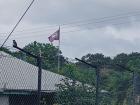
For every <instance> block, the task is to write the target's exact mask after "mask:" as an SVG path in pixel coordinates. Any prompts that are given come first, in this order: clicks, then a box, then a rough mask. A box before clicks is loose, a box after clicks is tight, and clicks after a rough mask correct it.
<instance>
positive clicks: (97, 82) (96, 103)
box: [95, 68, 100, 105]
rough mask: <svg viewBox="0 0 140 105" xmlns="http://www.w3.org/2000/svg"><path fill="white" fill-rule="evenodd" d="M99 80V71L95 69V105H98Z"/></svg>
mask: <svg viewBox="0 0 140 105" xmlns="http://www.w3.org/2000/svg"><path fill="white" fill-rule="evenodd" d="M99 79H100V69H99V68H97V69H96V100H95V105H99V81H100V80H99Z"/></svg>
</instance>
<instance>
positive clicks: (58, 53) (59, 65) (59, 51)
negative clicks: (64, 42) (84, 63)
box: [58, 26, 60, 73]
mask: <svg viewBox="0 0 140 105" xmlns="http://www.w3.org/2000/svg"><path fill="white" fill-rule="evenodd" d="M59 71H60V26H59V41H58V73H59Z"/></svg>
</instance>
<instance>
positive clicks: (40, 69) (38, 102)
mask: <svg viewBox="0 0 140 105" xmlns="http://www.w3.org/2000/svg"><path fill="white" fill-rule="evenodd" d="M13 47H14V48H16V49H18V50H20V51H22V52H24V53H26V54H28V55H30V56H31V57H33V58H35V59H36V60H37V66H38V90H37V97H38V98H37V99H38V100H37V105H40V104H41V103H40V100H41V79H42V67H41V62H42V59H41V53H40V54H39V55H38V56H36V55H33V54H31V53H30V52H27V51H25V50H24V49H22V48H20V47H18V46H17V43H16V41H15V40H13Z"/></svg>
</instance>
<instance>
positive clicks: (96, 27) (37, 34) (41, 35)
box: [14, 20, 140, 38]
mask: <svg viewBox="0 0 140 105" xmlns="http://www.w3.org/2000/svg"><path fill="white" fill-rule="evenodd" d="M137 21H138V20H137ZM139 21H140V20H139ZM124 24H128V22H120V23H112V24H111V23H110V25H112V26H119V25H124ZM98 28H104V27H103V26H102V25H100V24H99V25H94V27H93V28H90V29H87V30H94V29H98ZM62 29H63V28H62ZM78 31H80V32H81V31H85V30H82V29H74V30H70V31H62V32H61V33H63V34H66V33H73V32H78ZM45 32H46V31H38V32H29V33H26V34H27V35H26V36H15V37H14V38H21V37H22V38H24V37H25V38H26V37H33V36H34V37H46V36H43V35H44V34H45V35H46V34H50V33H48V32H47V33H45ZM43 33H44V34H43ZM31 34H34V35H31ZM16 35H22V34H16Z"/></svg>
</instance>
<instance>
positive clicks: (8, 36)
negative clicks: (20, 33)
mask: <svg viewBox="0 0 140 105" xmlns="http://www.w3.org/2000/svg"><path fill="white" fill-rule="evenodd" d="M34 1H35V0H32V2H31V3H30V5H29V6H28V8H27V9H26V11H25V12H24V13H23V15H22V16H21V18H20V19H19V21H18V22H17V23H16V25H15V26H14V28H13V29H12V31H11V32H10V33H9V35H8V37H7V38H6V39H5V41H4V42H3V44H2V45H1V48H2V47H3V46H4V44H5V43H6V41H7V40H8V39H9V37H10V36H11V35H12V33H13V32H14V31H15V29H16V28H17V26H18V25H19V23H20V22H21V20H22V19H23V17H24V16H25V14H26V13H27V12H28V10H29V9H30V7H31V6H32V4H33V3H34Z"/></svg>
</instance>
